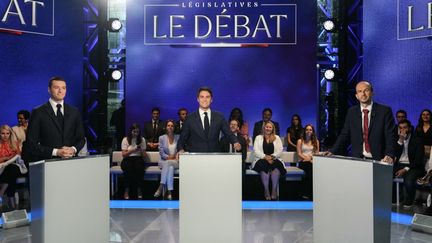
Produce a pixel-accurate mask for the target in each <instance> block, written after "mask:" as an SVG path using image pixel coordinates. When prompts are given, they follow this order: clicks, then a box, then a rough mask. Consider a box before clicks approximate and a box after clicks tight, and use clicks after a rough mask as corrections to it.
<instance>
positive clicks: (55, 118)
mask: <svg viewBox="0 0 432 243" xmlns="http://www.w3.org/2000/svg"><path fill="white" fill-rule="evenodd" d="M48 93H49V94H50V99H49V101H48V102H47V103H45V104H43V105H41V106H39V107H36V108H35V109H33V111H32V113H31V116H30V121H29V126H28V131H27V138H26V142H25V144H24V148H23V157H24V160H25V161H26V162H32V161H38V160H44V159H51V158H56V157H57V158H59V157H60V158H70V157H72V156H75V155H76V154H77V153H78V152H79V151H80V150H81V148H82V147H83V146H84V143H85V139H84V128H83V123H82V119H81V115H80V113H79V111H78V109H77V108H75V107H73V106H70V105H68V104H65V103H64V98H65V96H66V81H65V79H64V78H62V77H53V78H51V79H50V80H49V83H48Z"/></svg>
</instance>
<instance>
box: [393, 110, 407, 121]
mask: <svg viewBox="0 0 432 243" xmlns="http://www.w3.org/2000/svg"><path fill="white" fill-rule="evenodd" d="M407 119H408V116H407V113H406V111H405V110H398V111H396V124H399V122H401V121H403V120H407Z"/></svg>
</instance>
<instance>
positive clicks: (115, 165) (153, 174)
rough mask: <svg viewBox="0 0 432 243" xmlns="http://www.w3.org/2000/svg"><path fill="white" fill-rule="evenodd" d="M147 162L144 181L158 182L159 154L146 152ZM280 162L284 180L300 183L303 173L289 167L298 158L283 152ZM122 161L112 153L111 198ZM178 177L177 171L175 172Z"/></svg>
mask: <svg viewBox="0 0 432 243" xmlns="http://www.w3.org/2000/svg"><path fill="white" fill-rule="evenodd" d="M147 156H148V158H147V161H148V164H149V166H148V167H147V169H146V172H145V174H144V180H158V179H159V176H160V173H161V170H160V169H159V167H158V162H159V160H160V155H159V152H152V151H148V152H147ZM253 159H254V158H253V152H251V151H249V152H248V154H247V158H246V163H248V164H250V163H252V161H253ZM281 159H282V161H283V162H284V163H285V168H286V170H287V173H286V177H285V179H286V180H287V181H300V180H302V177H303V174H304V171H303V170H302V169H300V168H298V167H296V166H290V164H291V163H297V162H298V156H297V153H295V152H285V151H284V152H283V153H282V156H281ZM122 160H123V156H122V153H121V151H114V152H113V153H112V158H111V162H112V163H111V169H110V173H111V196H113V195H114V192H115V191H117V181H118V176H119V175H121V174H123V171H122V169H121V167H120V164H121V161H122ZM175 173H176V175H177V176H178V173H179V170H176V171H175ZM246 175H258V173H257V172H256V171H254V170H251V169H250V168H247V170H246Z"/></svg>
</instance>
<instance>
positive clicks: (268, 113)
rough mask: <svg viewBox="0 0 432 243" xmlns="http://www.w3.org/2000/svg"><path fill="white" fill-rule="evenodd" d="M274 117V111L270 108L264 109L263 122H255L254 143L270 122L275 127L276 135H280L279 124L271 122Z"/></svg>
mask: <svg viewBox="0 0 432 243" xmlns="http://www.w3.org/2000/svg"><path fill="white" fill-rule="evenodd" d="M272 115H273V111H272V110H271V109H270V108H264V110H263V111H262V120H261V121H257V122H255V125H254V130H253V141H252V142H255V138H256V136H258V135H260V134H261V133H262V129H263V126H264V124H265V123H266V122H268V121H271V122H272V123H273V124H274V125H275V130H276V135H280V130H279V123H278V122H275V121H272V120H271V118H272Z"/></svg>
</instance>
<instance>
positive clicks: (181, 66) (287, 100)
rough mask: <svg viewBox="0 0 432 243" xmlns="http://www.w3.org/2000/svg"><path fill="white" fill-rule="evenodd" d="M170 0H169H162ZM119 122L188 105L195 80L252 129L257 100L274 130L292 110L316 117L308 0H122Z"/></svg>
mask: <svg viewBox="0 0 432 243" xmlns="http://www.w3.org/2000/svg"><path fill="white" fill-rule="evenodd" d="M168 3H170V4H168ZM127 4H128V5H127V63H126V64H127V73H126V74H127V75H126V79H127V82H126V110H127V125H129V124H131V123H132V122H138V123H140V124H143V122H144V121H145V120H149V119H151V116H150V114H151V109H152V107H160V109H161V118H162V119H168V118H174V119H177V114H176V113H177V110H178V109H179V108H180V107H186V108H187V109H188V110H189V111H191V110H196V109H197V107H198V104H197V101H196V91H197V90H198V88H199V87H200V86H209V87H211V88H212V89H213V93H214V98H213V104H212V108H213V109H214V110H218V111H221V112H223V113H224V114H225V118H226V119H228V115H229V112H230V111H231V109H232V108H233V107H239V108H241V109H242V111H243V113H244V118H245V120H246V121H247V122H248V123H249V129H250V133H252V129H253V124H254V122H256V121H258V120H260V119H261V111H262V110H263V108H265V107H270V108H272V109H273V120H275V121H278V122H280V124H281V132H282V135H283V136H285V130H286V128H287V127H288V126H289V125H290V120H291V115H293V114H295V113H298V114H299V115H300V116H301V117H302V118H303V123H304V124H306V123H312V124H316V120H317V113H316V111H317V84H316V83H317V82H316V1H313V0H302V1H294V0H279V1H278V0H271V1H268V0H266V1H220V0H216V1H201V0H200V1H184V2H182V1H178V0H174V1H169V2H167V1H165V0H160V1H158V0H153V1H152V0H133V1H128V2H127Z"/></svg>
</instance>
